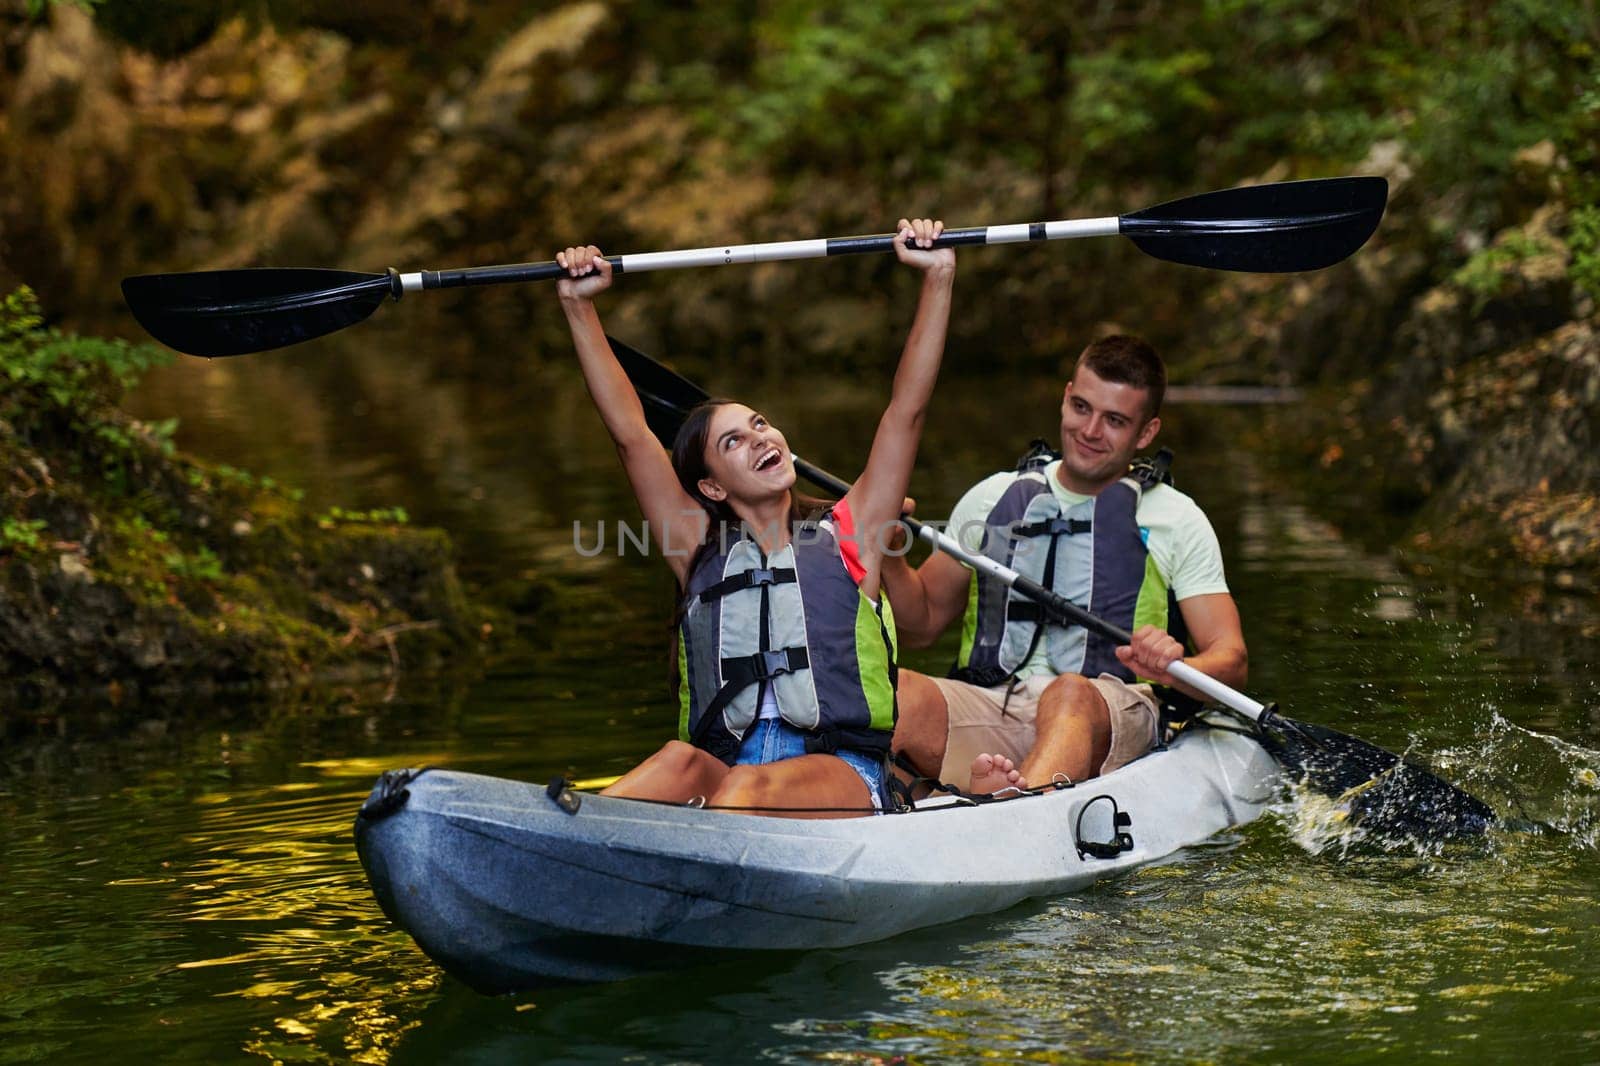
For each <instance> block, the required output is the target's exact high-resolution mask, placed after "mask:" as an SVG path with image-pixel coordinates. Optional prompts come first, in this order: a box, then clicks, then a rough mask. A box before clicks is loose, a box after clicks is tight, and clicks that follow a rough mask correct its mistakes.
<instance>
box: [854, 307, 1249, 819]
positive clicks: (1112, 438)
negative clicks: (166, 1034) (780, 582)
mask: <svg viewBox="0 0 1600 1066" xmlns="http://www.w3.org/2000/svg"><path fill="white" fill-rule="evenodd" d="M1165 391H1166V368H1165V367H1164V366H1163V364H1162V362H1161V359H1160V357H1159V356H1158V355H1157V354H1156V353H1155V351H1154V350H1153V349H1152V348H1151V347H1150V345H1148V344H1146V343H1145V342H1144V341H1142V340H1140V339H1138V338H1135V337H1129V336H1122V335H1118V336H1111V337H1106V338H1104V339H1102V340H1098V341H1095V342H1094V343H1093V344H1090V345H1089V346H1088V347H1087V348H1085V349H1084V351H1083V353H1082V354H1081V355H1080V356H1079V357H1078V362H1077V365H1076V367H1075V369H1074V371H1073V374H1072V379H1071V380H1070V381H1068V382H1067V386H1066V389H1065V392H1064V394H1063V396H1062V401H1061V458H1060V459H1059V460H1055V461H1053V462H1049V463H1048V464H1047V465H1044V466H1043V468H1042V469H1037V468H1034V469H1028V468H1026V467H1025V468H1024V469H1022V470H1019V471H1008V472H1004V473H1000V474H995V475H993V476H992V477H989V478H986V479H984V480H983V481H981V482H979V483H978V484H977V485H975V486H974V487H973V488H972V489H970V490H969V491H968V492H967V494H966V495H965V496H963V497H962V499H961V501H960V502H959V503H958V504H957V505H956V508H955V510H954V511H953V512H951V516H950V526H949V529H948V532H949V534H950V535H951V536H953V537H955V538H956V539H957V540H959V541H960V542H961V544H962V546H963V547H965V548H967V549H968V550H969V551H972V552H974V553H977V552H982V553H984V554H987V555H989V556H990V557H992V558H994V559H996V560H997V561H999V562H1001V563H1003V564H1005V565H1006V566H1009V567H1011V568H1012V569H1014V570H1017V571H1018V572H1020V573H1023V574H1026V575H1027V576H1029V577H1032V578H1033V579H1034V580H1036V581H1038V582H1039V583H1040V584H1042V585H1045V586H1046V587H1048V588H1053V589H1054V590H1055V591H1056V592H1058V593H1060V594H1061V595H1063V596H1065V597H1066V598H1067V599H1069V600H1071V601H1072V602H1074V603H1077V604H1080V605H1084V606H1087V607H1088V609H1089V610H1090V611H1091V612H1092V613H1094V614H1097V615H1099V616H1100V617H1102V618H1105V619H1106V620H1107V621H1110V622H1113V623H1115V624H1117V625H1120V626H1121V627H1122V628H1124V629H1128V630H1131V631H1132V632H1133V643H1132V644H1131V645H1129V646H1124V647H1120V648H1114V647H1112V646H1110V643H1109V642H1107V641H1106V640H1105V639H1104V638H1102V637H1099V636H1097V635H1094V634H1091V633H1089V632H1087V631H1086V630H1084V629H1083V628H1082V627H1079V626H1066V625H1060V624H1058V623H1057V622H1055V621H1054V620H1052V619H1048V618H1045V617H1044V616H1043V614H1042V612H1040V611H1039V610H1038V609H1037V608H1036V607H1035V606H1034V605H1033V604H1032V603H1031V601H1028V600H1026V599H1024V598H1023V597H1021V596H1019V595H1016V594H1012V593H1009V590H1007V589H1006V588H1005V586H1004V585H1002V584H1001V583H999V582H997V581H995V580H994V579H992V578H989V577H987V576H984V575H975V574H974V573H973V571H972V570H970V569H969V568H968V567H967V566H966V565H965V564H963V563H961V562H959V561H958V560H956V559H954V558H953V557H951V556H949V555H945V554H944V553H942V552H935V553H934V554H933V555H932V556H931V557H930V558H929V559H928V560H927V561H926V562H925V563H923V564H922V566H920V567H918V568H917V569H915V570H913V569H912V568H911V567H910V566H909V565H908V564H907V563H906V562H905V560H904V558H903V557H897V558H894V559H892V560H890V561H888V562H886V564H885V566H884V569H883V586H884V588H885V590H886V591H887V593H888V596H889V601H890V604H891V606H892V607H893V609H894V616H895V622H896V626H897V628H898V631H899V639H900V641H901V644H902V646H904V647H908V648H917V647H926V646H927V645H929V644H931V643H932V642H933V641H934V640H935V639H937V638H938V636H939V635H940V634H941V633H942V632H944V630H945V628H946V627H948V626H949V625H950V623H951V622H953V621H955V619H956V618H957V617H958V616H962V615H963V614H965V623H964V628H963V639H962V645H961V651H960V654H959V657H958V662H957V669H956V670H955V671H954V672H953V674H954V676H953V677H951V678H930V677H927V676H925V675H922V674H917V673H914V672H912V671H909V670H902V671H900V689H899V700H900V722H899V725H898V726H897V727H896V729H895V734H894V740H895V744H894V746H895V749H896V751H897V752H899V753H900V755H901V756H902V758H903V759H904V760H907V761H909V762H910V763H911V764H912V765H913V766H915V767H916V768H917V769H918V771H919V772H921V773H922V774H924V775H930V776H931V775H936V776H937V777H938V778H939V779H940V780H942V781H948V782H951V783H955V784H963V785H966V786H967V787H968V788H969V789H970V790H971V791H973V792H975V793H992V792H996V791H999V790H1001V789H1004V788H1006V787H1007V786H1017V787H1028V786H1030V785H1035V786H1036V785H1043V784H1047V783H1049V782H1050V781H1051V780H1053V779H1055V778H1057V777H1058V775H1059V776H1064V777H1065V778H1066V779H1067V780H1071V781H1082V780H1085V779H1086V778H1090V777H1094V776H1096V775H1098V774H1102V773H1109V772H1110V771H1112V770H1114V769H1116V768H1117V767H1119V766H1122V765H1124V764H1125V763H1128V762H1130V761H1132V760H1133V759H1136V758H1138V757H1139V756H1140V755H1142V754H1144V753H1145V752H1146V751H1148V750H1150V748H1151V747H1153V746H1154V745H1155V744H1156V743H1157V740H1158V734H1157V730H1158V722H1159V713H1158V699H1157V696H1156V694H1155V693H1154V692H1153V691H1152V688H1151V684H1152V683H1153V684H1155V685H1159V686H1167V687H1170V688H1174V689H1176V690H1178V691H1179V692H1182V693H1185V694H1187V695H1189V696H1191V697H1194V698H1200V694H1199V693H1197V692H1194V691H1193V690H1190V689H1188V688H1186V687H1185V686H1184V685H1181V684H1179V683H1178V682H1176V681H1175V680H1174V679H1173V678H1172V677H1171V676H1170V675H1169V674H1168V673H1167V672H1166V669H1165V667H1166V666H1167V665H1169V664H1170V663H1172V662H1173V661H1174V660H1176V659H1179V658H1183V659H1184V661H1185V662H1187V663H1188V664H1189V665H1190V666H1192V667H1194V668H1195V669H1197V670H1200V671H1201V672H1203V673H1206V674H1210V675H1211V676H1212V677H1215V678H1217V679H1218V680H1220V681H1223V682H1225V683H1226V684H1229V685H1232V686H1233V687H1235V688H1242V687H1243V686H1244V681H1245V672H1246V664H1247V655H1246V651H1245V644H1244V634H1243V632H1242V631H1241V629H1240V624H1239V612H1238V609H1237V607H1235V605H1234V602H1233V597H1232V596H1231V595H1229V593H1228V586H1227V583H1226V581H1225V579H1224V576H1223V570H1222V554H1221V550H1220V548H1219V547H1218V544H1217V538H1216V534H1215V533H1214V532H1213V531H1212V529H1211V524H1210V522H1208V521H1207V520H1206V517H1205V515H1204V513H1202V512H1201V510H1200V508H1199V507H1198V506H1197V505H1196V504H1195V503H1194V501H1193V500H1191V499H1190V498H1189V497H1188V496H1185V495H1184V494H1183V493H1181V492H1178V491H1177V490H1176V489H1174V488H1172V487H1171V486H1170V485H1168V484H1163V483H1162V482H1161V481H1160V479H1159V473H1160V472H1152V471H1151V470H1150V469H1149V468H1148V467H1145V468H1143V469H1142V470H1139V469H1136V470H1133V471H1130V463H1131V462H1132V460H1133V458H1134V456H1135V455H1136V454H1137V453H1138V452H1140V451H1141V450H1143V449H1145V448H1147V447H1149V445H1150V444H1151V442H1152V441H1154V440H1155V437H1156V434H1157V433H1158V432H1159V431H1160V429H1161V419H1160V417H1159V412H1160V409H1161V400H1162V397H1163V394H1164V393H1165ZM974 583H976V586H975V587H974ZM1173 604H1175V605H1176V610H1175V611H1174V610H1173V609H1172V605H1173ZM1185 634H1186V636H1187V640H1188V642H1189V644H1190V645H1191V646H1192V648H1193V649H1194V651H1193V653H1192V654H1190V655H1187V656H1185V654H1184V650H1185V649H1184V644H1183V643H1182V642H1181V640H1182V638H1183V637H1184V635H1185Z"/></svg>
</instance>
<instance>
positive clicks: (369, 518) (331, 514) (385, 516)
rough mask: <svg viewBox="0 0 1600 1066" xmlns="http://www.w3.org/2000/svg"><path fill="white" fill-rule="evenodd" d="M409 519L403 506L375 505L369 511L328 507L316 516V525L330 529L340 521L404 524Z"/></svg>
mask: <svg viewBox="0 0 1600 1066" xmlns="http://www.w3.org/2000/svg"><path fill="white" fill-rule="evenodd" d="M409 521H411V516H410V515H408V514H406V509H405V508H404V507H375V508H373V509H372V510H370V511H351V510H346V509H345V508H343V507H332V508H329V509H328V510H327V511H326V512H324V513H323V514H321V515H319V516H317V525H319V526H321V527H322V528H323V529H332V528H333V527H334V526H336V525H339V524H341V523H347V524H357V523H359V524H365V525H402V526H403V525H405V524H406V523H407V522H409Z"/></svg>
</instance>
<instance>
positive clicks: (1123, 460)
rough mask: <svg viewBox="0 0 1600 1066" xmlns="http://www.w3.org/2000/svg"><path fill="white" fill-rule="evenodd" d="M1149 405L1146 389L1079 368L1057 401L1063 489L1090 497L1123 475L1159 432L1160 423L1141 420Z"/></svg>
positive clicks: (1156, 420) (1155, 419)
mask: <svg viewBox="0 0 1600 1066" xmlns="http://www.w3.org/2000/svg"><path fill="white" fill-rule="evenodd" d="M1149 399H1150V394H1149V392H1148V391H1147V390H1145V389H1140V388H1135V387H1134V386H1132V385H1122V384H1118V383H1116V382H1111V381H1107V380H1105V379H1104V378H1102V377H1101V376H1100V375H1098V374H1096V373H1095V372H1094V371H1093V370H1090V369H1089V368H1088V367H1086V366H1084V367H1079V368H1078V370H1077V372H1076V373H1075V374H1073V375H1072V380H1071V381H1069V382H1067V389H1066V393H1065V394H1064V395H1063V396H1062V399H1061V468H1060V470H1061V472H1060V478H1061V483H1062V484H1063V485H1065V486H1066V487H1067V488H1068V489H1070V490H1071V491H1073V492H1078V493H1082V494H1084V495H1086V496H1092V495H1094V494H1096V493H1098V492H1099V491H1100V490H1101V489H1103V488H1105V487H1106V486H1107V485H1110V484H1111V483H1112V482H1114V481H1116V480H1117V479H1118V478H1120V477H1122V475H1123V474H1125V473H1127V471H1128V463H1130V462H1131V461H1132V460H1133V457H1134V456H1135V455H1137V454H1138V453H1139V451H1140V449H1142V448H1146V447H1148V446H1149V444H1150V442H1151V441H1153V440H1155V439H1156V433H1157V432H1158V431H1159V430H1160V429H1161V419H1159V418H1151V419H1149V420H1148V421H1146V420H1145V404H1146V403H1147V402H1148V401H1149Z"/></svg>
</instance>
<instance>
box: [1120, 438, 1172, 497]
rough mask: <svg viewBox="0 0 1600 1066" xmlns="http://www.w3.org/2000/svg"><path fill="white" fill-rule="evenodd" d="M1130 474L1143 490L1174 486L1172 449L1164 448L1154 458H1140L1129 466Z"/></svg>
mask: <svg viewBox="0 0 1600 1066" xmlns="http://www.w3.org/2000/svg"><path fill="white" fill-rule="evenodd" d="M1128 473H1130V474H1132V475H1133V480H1135V481H1137V482H1138V483H1139V487H1140V488H1141V489H1151V488H1154V487H1155V486H1157V485H1172V484H1173V481H1172V449H1171V448H1162V449H1161V450H1160V451H1158V452H1156V454H1155V455H1153V456H1140V457H1139V458H1137V459H1135V460H1134V461H1133V462H1132V463H1130V464H1129V465H1128ZM1174 487H1176V486H1174Z"/></svg>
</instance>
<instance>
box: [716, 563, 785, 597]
mask: <svg viewBox="0 0 1600 1066" xmlns="http://www.w3.org/2000/svg"><path fill="white" fill-rule="evenodd" d="M797 580H799V578H798V577H796V576H795V572H794V568H793V567H789V566H780V567H777V568H769V567H757V568H755V569H753V570H745V571H743V572H741V573H737V574H734V575H733V576H732V577H725V578H723V579H722V580H721V581H718V582H717V583H716V584H715V585H712V586H711V587H710V588H708V589H705V590H704V591H703V592H701V593H700V602H701V603H711V602H713V601H715V600H720V599H721V598H722V597H724V596H729V595H732V594H733V593H735V592H742V591H744V590H745V589H753V588H765V587H766V586H768V585H790V584H793V583H794V582H795V581H797Z"/></svg>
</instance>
